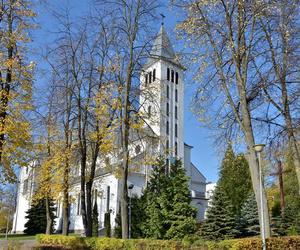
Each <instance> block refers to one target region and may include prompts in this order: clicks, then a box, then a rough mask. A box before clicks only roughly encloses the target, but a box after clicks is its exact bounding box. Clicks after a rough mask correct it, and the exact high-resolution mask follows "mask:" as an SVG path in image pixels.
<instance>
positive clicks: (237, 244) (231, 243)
mask: <svg viewBox="0 0 300 250" xmlns="http://www.w3.org/2000/svg"><path fill="white" fill-rule="evenodd" d="M218 245H219V246H220V247H223V249H229V250H261V249H262V241H261V239H260V238H244V239H235V240H224V241H221V242H220V243H218ZM266 245H267V249H268V250H283V249H291V250H294V249H300V236H291V237H273V238H268V239H266Z"/></svg>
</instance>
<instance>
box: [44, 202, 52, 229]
mask: <svg viewBox="0 0 300 250" xmlns="http://www.w3.org/2000/svg"><path fill="white" fill-rule="evenodd" d="M45 205H46V218H47V226H46V234H51V233H52V223H53V221H52V218H51V211H50V201H49V199H48V197H47V198H46V199H45Z"/></svg>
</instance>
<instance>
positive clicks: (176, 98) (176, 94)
mask: <svg viewBox="0 0 300 250" xmlns="http://www.w3.org/2000/svg"><path fill="white" fill-rule="evenodd" d="M175 102H178V91H177V89H175Z"/></svg>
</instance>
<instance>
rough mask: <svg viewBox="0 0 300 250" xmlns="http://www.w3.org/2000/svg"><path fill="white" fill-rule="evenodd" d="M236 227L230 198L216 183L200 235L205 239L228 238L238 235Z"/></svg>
mask: <svg viewBox="0 0 300 250" xmlns="http://www.w3.org/2000/svg"><path fill="white" fill-rule="evenodd" d="M236 228H237V225H236V218H235V214H234V212H233V206H232V204H231V200H230V199H229V198H228V196H227V195H226V193H225V191H224V190H223V189H222V187H221V186H220V185H219V184H218V185H217V186H216V189H215V191H214V194H213V197H212V202H211V206H210V207H209V208H208V210H207V215H206V220H205V221H204V223H203V226H202V228H201V231H200V235H201V236H202V237H203V238H204V239H206V240H223V239H229V238H234V237H235V236H236V235H238V233H239V231H238V230H237V229H236Z"/></svg>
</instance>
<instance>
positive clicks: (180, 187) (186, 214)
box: [162, 160, 197, 240]
mask: <svg viewBox="0 0 300 250" xmlns="http://www.w3.org/2000/svg"><path fill="white" fill-rule="evenodd" d="M188 180H189V179H188V177H187V175H186V174H185V169H184V168H183V166H182V163H181V161H180V160H176V161H175V162H174V163H173V164H171V166H170V174H169V176H168V187H167V188H166V189H165V190H164V192H163V193H162V194H163V195H162V204H167V206H166V207H163V212H164V213H165V217H166V218H167V220H166V221H167V224H168V229H167V231H166V234H165V238H166V239H178V240H180V239H183V237H184V236H186V235H190V234H193V233H194V232H195V230H196V214H197V209H196V208H195V207H193V206H192V205H191V201H192V199H191V194H190V190H189V188H188ZM163 201H165V202H163Z"/></svg>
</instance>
